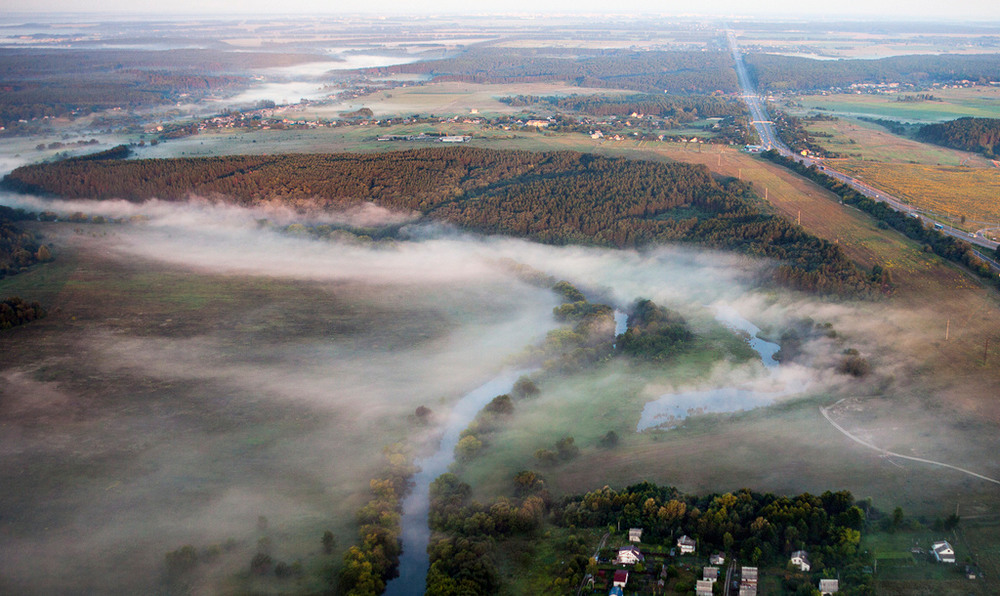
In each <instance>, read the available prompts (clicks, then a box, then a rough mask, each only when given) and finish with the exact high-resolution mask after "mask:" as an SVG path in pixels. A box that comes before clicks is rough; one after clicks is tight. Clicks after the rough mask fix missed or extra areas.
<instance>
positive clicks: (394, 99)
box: [301, 82, 626, 118]
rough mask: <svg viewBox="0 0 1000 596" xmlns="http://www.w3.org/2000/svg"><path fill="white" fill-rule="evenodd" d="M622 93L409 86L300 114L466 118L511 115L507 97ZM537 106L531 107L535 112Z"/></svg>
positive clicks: (550, 86) (528, 86) (538, 86)
mask: <svg viewBox="0 0 1000 596" xmlns="http://www.w3.org/2000/svg"><path fill="white" fill-rule="evenodd" d="M615 93H626V92H625V91H615V90H614V89H591V88H588V87H576V86H573V85H568V84H560V83H523V84H517V85H485V84H476V83H458V82H445V83H431V84H427V85H419V86H413V87H400V88H396V89H392V90H389V91H380V92H378V93H375V94H372V95H368V96H365V97H363V98H359V99H356V100H352V101H350V102H345V103H342V104H337V105H331V106H322V107H317V108H313V107H310V108H307V109H305V110H303V111H302V112H301V113H302V114H304V115H306V116H307V117H313V116H317V117H326V118H330V117H336V115H337V113H339V112H343V111H345V110H356V109H358V108H361V107H366V108H370V109H371V110H372V111H373V112H375V117H376V118H383V117H386V116H407V115H411V114H424V115H426V114H434V115H437V116H441V115H449V116H450V115H467V116H474V114H472V113H471V112H472V110H477V112H478V113H479V114H481V115H497V114H515V113H517V112H520V111H521V110H523V109H525V108H524V106H509V105H507V104H505V103H501V102H500V101H497V99H498V98H500V97H506V96H511V95H539V96H548V95H574V94H575V95H590V94H600V95H609V94H615ZM539 107H540V106H535V109H538V108H539Z"/></svg>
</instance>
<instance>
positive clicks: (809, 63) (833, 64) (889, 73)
mask: <svg viewBox="0 0 1000 596" xmlns="http://www.w3.org/2000/svg"><path fill="white" fill-rule="evenodd" d="M745 62H746V64H747V67H748V70H749V71H750V76H751V78H752V79H754V83H755V86H756V87H757V89H759V90H761V91H785V90H796V89H828V88H831V87H844V88H846V87H850V86H851V85H853V84H855V83H897V82H898V83H913V84H929V83H936V82H949V81H956V80H959V81H960V80H969V81H984V82H985V81H998V80H1000V56H997V55H995V54H990V55H986V54H976V55H954V54H953V55H940V56H937V55H933V56H931V55H911V56H893V57H890V58H881V59H878V60H860V59H858V60H812V59H809V58H799V57H795V56H779V55H776V54H748V55H747V56H746V57H745Z"/></svg>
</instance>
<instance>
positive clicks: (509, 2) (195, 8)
mask: <svg viewBox="0 0 1000 596" xmlns="http://www.w3.org/2000/svg"><path fill="white" fill-rule="evenodd" d="M0 12H3V13H8V14H9V13H35V14H45V13H52V12H79V13H88V14H90V13H93V14H97V13H116V14H119V15H122V14H185V13H188V14H202V15H205V14H214V15H233V14H243V15H246V14H251V13H256V14H282V15H296V14H346V13H365V14H384V15H399V14H413V13H421V14H428V13H430V14H433V13H461V14H484V13H517V12H528V13H609V12H612V13H620V14H621V13H630V14H639V13H648V14H665V15H693V14H704V15H723V16H755V15H760V16H775V15H786V16H822V17H830V18H845V17H886V18H893V19H895V20H900V19H905V20H911V19H919V20H923V19H935V20H941V19H946V20H955V21H982V20H1000V2H996V1H995V0H957V1H952V2H941V1H940V0H879V1H877V2H873V1H871V0H840V1H837V2H820V1H816V2H803V1H802V0H768V1H766V2H765V1H761V0H749V1H748V0H698V1H692V0H683V1H680V0H632V1H631V2H628V3H609V2H607V0H478V1H476V2H469V1H468V0H423V1H420V2H413V1H409V0H367V1H365V2H346V1H343V0H341V1H339V2H338V1H337V0H282V1H280V2H276V1H274V0H171V1H170V2H163V0H102V1H101V2H90V1H87V2H84V1H83V0H34V1H33V2H30V3H24V2H23V1H21V0H0Z"/></svg>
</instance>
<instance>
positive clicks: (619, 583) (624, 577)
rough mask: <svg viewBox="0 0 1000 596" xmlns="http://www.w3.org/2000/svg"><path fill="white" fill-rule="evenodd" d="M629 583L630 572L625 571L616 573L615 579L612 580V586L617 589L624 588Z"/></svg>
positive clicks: (620, 570) (621, 570)
mask: <svg viewBox="0 0 1000 596" xmlns="http://www.w3.org/2000/svg"><path fill="white" fill-rule="evenodd" d="M627 583H628V571H625V570H624V569H619V570H618V571H615V575H614V578H612V580H611V585H612V586H613V587H616V588H624V587H625V584H627Z"/></svg>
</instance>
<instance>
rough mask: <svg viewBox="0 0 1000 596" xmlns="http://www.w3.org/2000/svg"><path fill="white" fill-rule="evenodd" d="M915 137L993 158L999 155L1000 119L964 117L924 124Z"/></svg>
mask: <svg viewBox="0 0 1000 596" xmlns="http://www.w3.org/2000/svg"><path fill="white" fill-rule="evenodd" d="M917 139H919V140H921V141H926V142H928V143H934V144H935V145H943V146H945V147H951V148H952V149H962V150H964V151H976V152H979V153H982V154H983V155H985V156H987V157H990V158H995V157H997V155H1000V119H998V118H970V117H966V118H959V119H957V120H952V121H950V122H938V123H935V124H926V125H924V126H921V127H920V129H919V130H918V131H917Z"/></svg>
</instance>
